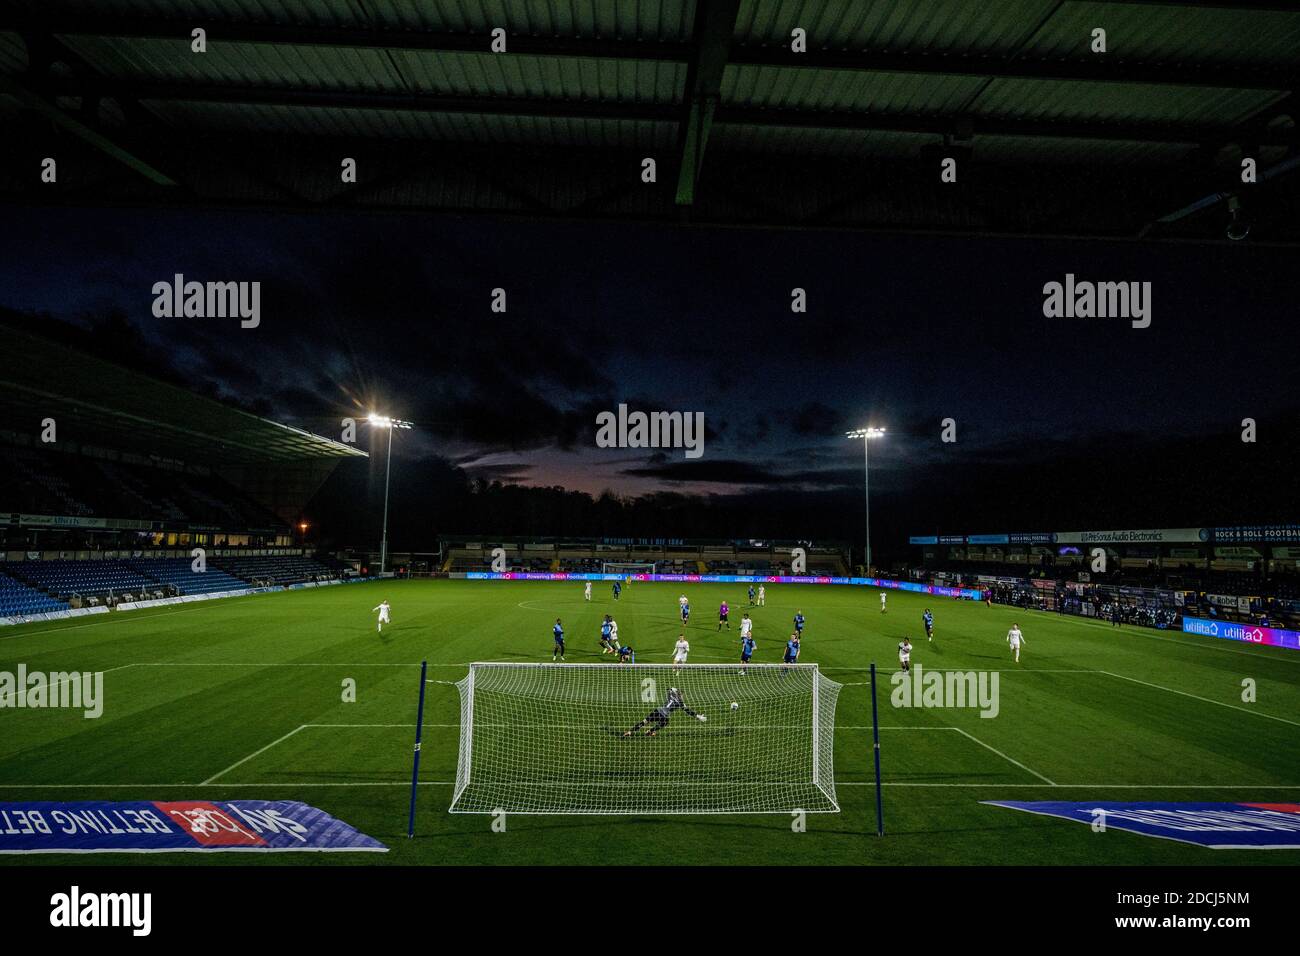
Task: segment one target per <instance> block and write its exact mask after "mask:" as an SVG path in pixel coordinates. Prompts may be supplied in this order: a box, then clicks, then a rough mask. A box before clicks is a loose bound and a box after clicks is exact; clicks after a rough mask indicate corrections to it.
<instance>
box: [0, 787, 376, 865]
mask: <svg viewBox="0 0 1300 956" xmlns="http://www.w3.org/2000/svg"><path fill="white" fill-rule="evenodd" d="M195 850H200V851H214V850H240V851H244V852H256V851H259V850H260V851H263V852H272V853H274V852H281V853H283V852H293V851H297V852H304V851H307V852H311V851H315V852H324V853H328V852H335V853H337V852H365V853H386V852H388V847H386V846H384V844H382V843H380V842H379V841H378V840H375V839H373V838H372V837H368V836H366V835H365V834H364V833H361V832H359V831H358V830H355V829H353V828H352V827H350V826H348V824H346V823H344V822H343V821H342V820H337V819H335V818H334V817H332V816H330V815H329V814H328V813H326V812H325V811H324V810H318V809H316V808H315V807H310V806H308V805H307V804H305V803H301V802H298V801H296V800H213V801H206V800H187V801H157V800H138V801H131V802H117V803H110V802H106V801H102V800H93V801H77V802H72V803H54V802H37V803H0V853H184V852H190V851H195Z"/></svg>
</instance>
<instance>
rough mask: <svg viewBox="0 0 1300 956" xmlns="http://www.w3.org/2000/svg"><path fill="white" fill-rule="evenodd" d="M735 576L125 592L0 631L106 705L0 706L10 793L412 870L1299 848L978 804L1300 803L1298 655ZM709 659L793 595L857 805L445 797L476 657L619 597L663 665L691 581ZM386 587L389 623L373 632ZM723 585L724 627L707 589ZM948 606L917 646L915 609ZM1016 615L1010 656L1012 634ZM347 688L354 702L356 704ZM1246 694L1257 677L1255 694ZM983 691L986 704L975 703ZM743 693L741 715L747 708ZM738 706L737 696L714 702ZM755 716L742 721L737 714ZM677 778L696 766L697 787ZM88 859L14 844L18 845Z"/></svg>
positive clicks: (1218, 853)
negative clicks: (355, 838)
mask: <svg viewBox="0 0 1300 956" xmlns="http://www.w3.org/2000/svg"><path fill="white" fill-rule="evenodd" d="M745 591H746V587H745V585H732V584H727V585H715V584H696V585H684V586H683V585H677V584H645V583H637V584H632V585H630V586H629V587H627V588H626V589H625V590H624V592H623V595H622V598H621V600H619V601H617V602H616V601H614V600H613V597H612V594H611V592H610V587H609V585H608V584H606V583H597V584H596V585H595V586H594V600H593V601H591V602H590V603H587V602H585V601H584V600H583V597H582V585H581V584H575V583H558V582H556V583H551V582H546V583H542V582H538V583H531V582H530V583H523V582H498V581H387V582H375V583H366V584H354V585H346V586H339V587H327V588H320V589H315V590H302V591H293V592H283V593H274V594H264V595H257V596H252V597H247V598H237V599H231V600H219V601H212V602H205V603H196V604H191V605H183V606H179V607H172V608H167V609H162V610H143V611H134V612H123V613H113V614H111V615H108V616H100V617H92V618H81V619H76V620H71V621H67V622H60V623H53V624H29V625H22V626H19V627H13V628H5V629H4V630H3V631H0V672H11V673H13V672H16V671H17V669H18V667H19V665H25V667H26V669H27V670H28V671H29V672H30V671H42V672H47V673H50V672H67V671H83V672H84V671H102V672H103V673H104V678H103V680H104V701H103V708H104V710H103V715H102V716H101V717H99V718H98V719H86V718H85V717H84V716H83V714H82V712H80V711H76V710H67V709H61V710H54V709H11V708H10V709H3V710H0V802H3V801H37V800H67V801H73V800H117V801H127V800H161V801H172V800H176V801H179V800H239V799H257V800H301V801H303V802H305V803H308V804H311V805H312V806H315V807H319V808H321V809H323V810H325V811H326V812H328V813H330V814H331V815H333V816H335V817H337V818H339V819H341V820H343V821H345V822H347V823H349V824H351V825H352V826H354V827H356V828H357V829H358V830H360V831H362V832H364V833H366V834H369V835H370V836H372V837H375V838H376V839H378V840H380V841H382V842H383V843H385V844H387V845H388V846H389V847H390V850H391V852H389V853H386V854H378V853H363V854H348V853H343V854H293V855H281V854H268V855H265V856H263V855H261V854H181V855H177V854H166V853H161V854H149V855H116V854H109V855H101V856H96V857H94V858H93V859H94V862H96V863H101V864H102V863H116V862H121V863H130V864H135V865H177V864H185V865H214V864H215V865H232V864H239V865H265V864H293V865H381V866H382V865H394V864H399V865H400V864H522V865H530V864H596V865H599V864H620V865H636V864H759V865H782V864H805V865H845V864H853V865H872V864H876V865H879V864H889V865H905V864H965V865H979V866H987V865H1004V864H1040V865H1041V864H1061V865H1078V864H1205V865H1215V864H1237V865H1240V864H1242V863H1251V864H1285V863H1289V862H1290V863H1293V862H1296V857H1295V854H1294V853H1286V852H1261V851H1242V850H1233V851H1228V850H1211V849H1205V848H1202V847H1198V846H1193V845H1187V844H1183V843H1178V842H1173V841H1169V840H1161V839H1152V838H1149V837H1144V836H1140V835H1136V834H1131V833H1126V832H1122V831H1119V830H1115V829H1109V830H1107V831H1106V832H1104V833H1097V832H1093V829H1092V828H1090V827H1089V826H1086V825H1082V824H1080V823H1076V822H1070V821H1066V820H1060V819H1055V818H1050V817H1044V816H1036V815H1031V814H1025V813H1018V812H1015V811H1012V810H1008V809H1004V808H999V807H994V806H989V805H986V804H984V803H982V802H981V801H986V800H1062V801H1065V800H1069V801H1142V800H1150V801H1223V802H1272V803H1282V802H1296V801H1297V800H1300V654H1296V653H1295V652H1291V651H1286V650H1281V649H1276V648H1269V647H1254V646H1248V645H1244V644H1240V643H1236V642H1230V641H1222V640H1215V639H1212V638H1200V637H1191V636H1187V635H1183V634H1178V633H1170V632H1162V631H1152V630H1146V629H1141V628H1136V627H1123V628H1113V627H1111V626H1110V625H1109V624H1106V623H1101V622H1094V621H1090V620H1085V619H1079V618H1071V617H1058V616H1056V615H1054V614H1045V613H1037V612H1027V611H1021V610H1016V609H1011V608H1004V607H1000V606H994V607H992V608H989V607H986V606H985V605H983V604H976V603H971V602H960V601H956V600H952V599H947V598H933V597H925V596H918V595H908V594H903V593H900V592H890V593H889V603H888V608H889V610H888V613H887V614H884V615H882V614H881V613H880V604H879V598H878V593H879V592H877V591H876V590H874V589H869V588H859V587H843V586H814V585H786V586H771V587H769V588H768V590H767V604H766V606H765V607H758V608H749V607H748V599H747V597H746V593H745ZM683 592H684V593H686V594H687V596H688V597H689V598H690V601H691V608H692V622H691V624H690V626H689V627H688V628H687V629H686V634H687V637H688V639H689V641H690V645H691V655H690V660H691V662H692V663H724V662H733V661H736V660H737V659H738V646H737V642H738V638H739V635H738V624H739V620H740V616H741V614H742V613H743V612H744V611H746V610H749V611H750V613H751V614H752V616H753V618H754V620H755V622H756V626H755V636H756V639H757V641H758V651H757V654H756V655H755V660H756V661H762V662H777V661H779V660H780V654H781V650H782V648H783V646H784V643H785V639H786V638H787V637H788V635H789V633H790V631H791V629H792V628H791V619H792V617H793V616H794V614H795V612H796V610H802V611H803V613H804V615H805V617H806V618H807V625H806V628H805V631H804V640H803V656H802V658H801V660H802V661H804V662H816V663H818V664H819V665H820V666H821V668H822V669H823V672H824V674H825V675H826V676H827V677H829V678H832V679H833V680H835V681H838V682H840V683H842V684H844V685H845V686H844V688H843V690H842V691H841V693H840V696H839V706H838V713H837V715H836V729H835V749H834V761H835V766H834V771H835V780H836V789H837V795H838V800H839V805H840V807H841V808H842V809H841V812H840V813H823V814H809V815H808V816H807V819H806V832H796V828H794V827H792V822H794V821H793V820H792V817H791V816H789V815H786V814H767V815H736V816H633V817H622V816H590V817H588V816H525V815H510V816H507V818H506V820H505V830H504V832H494V830H493V818H492V817H491V816H487V815H464V814H450V813H448V812H447V811H448V805H449V802H450V799H451V796H452V789H453V788H452V784H453V782H454V780H455V776H456V758H457V748H458V743H459V727H458V725H459V719H460V703H459V695H458V693H457V691H456V688H455V687H454V686H453V684H454V682H455V681H458V680H460V679H461V678H463V677H464V676H465V675H466V673H467V667H466V665H467V663H468V662H470V661H489V660H491V661H518V662H540V661H547V662H549V661H550V659H551V651H552V638H551V626H552V625H553V624H554V622H555V619H556V618H557V617H559V618H561V619H562V620H563V622H564V629H565V633H566V638H567V640H568V661H569V662H571V663H574V662H578V663H584V662H585V663H600V662H602V661H604V662H605V663H607V665H608V666H610V667H614V666H617V665H616V664H614V663H613V662H612V659H611V657H610V656H608V655H606V656H604V657H602V656H601V655H600V652H599V647H598V644H597V642H598V638H599V622H600V620H601V618H602V616H603V615H604V614H606V613H613V614H614V615H615V617H616V619H617V621H618V624H619V637H620V639H621V640H622V641H623V642H624V643H628V644H631V645H632V646H633V647H634V648H635V649H636V654H637V661H638V663H655V662H659V663H664V662H668V661H669V660H671V653H672V647H673V644H674V642H675V641H676V639H677V635H678V634H679V633H680V632H681V626H680V621H679V618H678V609H677V597H678V595H679V594H680V593H683ZM384 598H387V599H388V600H389V601H390V602H391V604H392V608H393V611H392V614H393V621H392V624H391V626H386V627H385V628H384V631H383V633H382V635H381V634H376V632H375V615H374V614H373V613H372V612H371V610H370V609H371V608H372V607H374V606H375V605H377V604H378V603H379V602H380V600H382V599H384ZM723 599H726V600H727V601H729V602H730V604H731V609H732V612H731V621H732V627H731V631H730V632H727V631H726V630H724V631H723V632H722V633H721V634H719V633H718V631H717V613H716V612H717V607H718V604H719V602H720V601H722V600H723ZM927 606H928V607H930V608H932V609H933V611H934V616H935V640H934V642H933V643H927V642H926V640H925V635H924V630H923V628H922V624H921V612H922V610H923V609H924V608H925V607H927ZM1013 621H1015V622H1019V624H1020V626H1021V629H1022V630H1023V632H1024V635H1025V639H1026V644H1025V647H1024V649H1023V651H1022V654H1021V661H1020V663H1019V664H1018V665H1017V664H1015V663H1014V662H1013V661H1012V659H1011V656H1010V651H1009V650H1008V647H1007V641H1006V632H1007V630H1008V628H1009V627H1010V626H1011V624H1012V622H1013ZM904 636H908V637H910V638H911V639H912V642H913V644H914V650H913V654H912V660H913V666H916V665H920V667H921V668H922V672H923V673H924V672H925V671H927V670H944V671H950V670H958V671H973V672H977V673H987V674H991V673H992V672H997V674H998V684H997V686H998V697H997V708H996V709H997V714H996V716H994V717H981V716H980V708H979V707H960V708H959V707H928V706H922V707H916V706H913V707H898V706H894V704H893V702H892V700H891V698H892V697H894V696H896V695H895V687H894V686H893V685H892V683H891V679H892V678H893V677H894V674H895V672H896V671H897V668H898V653H897V645H898V643H899V641H901V640H902V639H903V637H904ZM422 659H427V660H428V662H429V678H430V680H431V681H436V682H435V683H430V684H428V685H426V686H427V691H428V696H427V701H426V710H425V726H424V745H423V752H422V764H421V768H420V787H419V811H418V816H417V821H416V829H417V833H416V837H415V839H413V840H408V839H407V838H406V824H407V805H408V800H409V793H410V778H411V757H412V743H413V739H414V725H415V717H416V703H417V694H418V690H419V674H420V661H421V660H422ZM872 661H874V662H876V664H877V665H878V667H879V668H880V671H879V674H878V683H879V691H878V696H877V700H878V704H879V722H880V726H881V730H880V738H881V760H882V767H883V780H884V816H885V829H886V836H885V837H884V838H883V839H879V838H877V836H876V813H875V787H874V783H873V781H874V776H873V771H872V733H871V701H870V696H869V685H868V683H867V682H868V665H869V664H870V663H871V662H872ZM350 682H355V701H350V700H345V698H346V697H348V696H350V695H349V693H348V691H349V688H350V687H351V686H352V685H351V684H350ZM1252 689H1253V698H1254V699H1253V701H1252V700H1250V699H1249V698H1250V697H1251V696H1252V694H1251V693H1248V691H1251V690H1252ZM985 710H986V711H987V710H988V708H985ZM742 714H743V711H742ZM716 719H719V720H723V719H725V715H723V714H718V715H716ZM738 719H739V718H738ZM683 786H689V783H684V784H683ZM27 862H39V863H41V864H47V865H48V864H52V863H73V864H77V863H85V862H86V858H85V857H78V856H75V855H67V856H65V855H40V856H33V857H28V856H21V855H14V856H0V866H20V865H23V864H24V863H27Z"/></svg>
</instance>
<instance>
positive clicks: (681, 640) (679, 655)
mask: <svg viewBox="0 0 1300 956" xmlns="http://www.w3.org/2000/svg"><path fill="white" fill-rule="evenodd" d="M690 652H691V645H690V642H689V641H687V640H686V635H685V634H682V635H680V636H678V638H677V643H676V644H675V645H674V646H673V663H674V664H685V663H686V655H687V654H689V653H690ZM673 673H674V674H676V673H677V669H676V668H673Z"/></svg>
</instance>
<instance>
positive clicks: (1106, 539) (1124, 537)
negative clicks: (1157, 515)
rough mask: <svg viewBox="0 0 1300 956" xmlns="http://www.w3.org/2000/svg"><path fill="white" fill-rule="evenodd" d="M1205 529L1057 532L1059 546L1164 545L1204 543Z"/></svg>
mask: <svg viewBox="0 0 1300 956" xmlns="http://www.w3.org/2000/svg"><path fill="white" fill-rule="evenodd" d="M1207 534H1208V532H1207V531H1206V529H1205V528H1139V529H1137V530H1127V531H1058V532H1056V540H1057V542H1058V543H1060V544H1164V543H1167V542H1174V541H1177V542H1179V543H1182V542H1185V541H1204V540H1206V536H1207Z"/></svg>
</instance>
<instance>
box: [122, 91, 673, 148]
mask: <svg viewBox="0 0 1300 956" xmlns="http://www.w3.org/2000/svg"><path fill="white" fill-rule="evenodd" d="M145 103H146V105H147V106H148V107H149V109H150V110H151V111H152V112H153V113H155V114H156V115H157V116H159V117H160V118H161V119H163V120H165V121H166V122H168V123H173V124H175V125H176V126H177V127H179V128H182V129H193V130H200V129H201V130H214V131H221V132H233V131H237V130H248V131H258V132H264V133H273V132H287V133H290V134H293V135H302V136H338V137H363V138H372V139H381V140H382V139H420V140H439V141H448V142H461V143H519V144H523V143H531V144H537V145H543V146H546V145H567V146H592V147H611V148H630V147H634V146H644V147H651V148H666V147H669V146H671V145H672V144H673V142H674V141H675V140H676V136H677V127H676V126H675V125H674V124H672V123H656V122H653V121H646V120H603V119H581V118H567V117H544V116H497V115H486V114H481V113H428V112H414V111H409V110H363V109H313V108H310V107H298V106H267V105H260V104H239V105H228V104H213V103H186V102H183V101H177V100H166V101H145Z"/></svg>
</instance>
